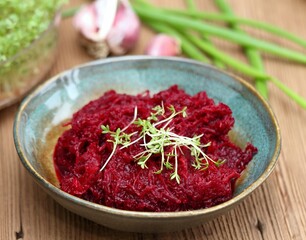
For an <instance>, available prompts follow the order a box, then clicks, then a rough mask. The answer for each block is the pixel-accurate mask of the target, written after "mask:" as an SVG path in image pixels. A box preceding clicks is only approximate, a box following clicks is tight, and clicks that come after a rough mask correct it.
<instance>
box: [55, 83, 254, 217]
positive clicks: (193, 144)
mask: <svg viewBox="0 0 306 240" xmlns="http://www.w3.org/2000/svg"><path fill="white" fill-rule="evenodd" d="M234 122H235V120H234V118H233V116H232V111H231V109H230V108H229V107H228V106H227V105H225V104H223V103H218V104H215V103H214V101H213V100H212V99H210V98H208V97H207V95H206V93H205V92H200V93H198V94H196V95H194V96H190V95H188V94H187V93H185V92H184V90H181V89H179V88H178V87H177V86H172V87H170V88H169V89H167V90H164V91H161V92H159V93H157V94H154V95H153V96H152V95H150V93H149V92H148V91H147V92H145V93H142V94H139V95H136V96H132V95H127V94H119V93H116V92H115V91H113V90H111V91H108V92H106V93H105V94H104V95H103V96H101V97H100V98H99V99H97V100H94V101H91V102H89V103H88V104H87V105H86V106H84V107H83V108H82V109H81V110H79V111H78V112H76V113H74V115H73V117H72V119H71V121H70V122H69V123H68V125H69V126H70V129H68V130H66V131H65V132H64V133H63V134H62V136H61V137H60V138H59V139H58V142H57V145H56V147H55V151H54V166H55V170H56V173H57V177H58V179H59V182H60V188H61V189H62V190H63V191H65V192H67V193H69V194H72V195H74V196H77V197H80V198H82V199H85V200H88V201H91V202H94V203H98V204H102V205H105V206H109V207H113V208H118V209H124V210H133V211H151V212H167V211H184V210H193V209H201V208H208V207H211V206H214V205H217V204H220V203H222V202H225V201H227V200H229V199H231V198H232V197H233V192H234V188H235V183H236V180H237V179H238V178H239V177H240V176H241V173H242V171H243V170H244V169H245V168H246V166H247V164H248V163H249V162H250V161H251V159H252V157H253V156H254V155H255V154H256V153H257V149H256V148H255V147H254V146H253V145H252V144H250V143H248V144H247V145H246V146H245V148H244V149H241V148H240V147H238V146H237V145H235V144H234V143H233V142H231V141H230V138H229V136H228V133H229V131H230V130H231V129H232V128H233V126H234Z"/></svg>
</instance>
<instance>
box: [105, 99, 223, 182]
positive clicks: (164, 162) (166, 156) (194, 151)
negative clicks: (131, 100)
mask: <svg viewBox="0 0 306 240" xmlns="http://www.w3.org/2000/svg"><path fill="white" fill-rule="evenodd" d="M168 110H169V111H170V112H171V114H170V116H168V117H164V114H165V112H166V111H165V108H164V105H163V103H162V104H161V105H157V106H155V107H154V108H153V109H152V112H151V113H150V116H149V117H148V118H147V119H141V118H138V119H137V107H135V110H134V118H133V120H132V121H131V122H130V123H129V124H128V125H127V126H126V127H125V128H123V129H122V130H121V129H120V128H118V129H117V130H116V131H111V130H110V128H109V126H108V125H106V126H105V125H102V126H101V129H102V133H103V134H110V137H111V138H112V140H108V141H110V142H112V143H113V150H112V152H111V154H110V156H109V157H108V158H107V160H106V161H105V163H104V165H103V166H102V168H101V169H100V171H102V170H103V169H104V168H105V167H106V165H107V163H108V162H109V161H110V159H111V158H112V156H113V155H114V154H115V151H116V149H117V147H118V145H121V147H120V149H123V148H127V147H129V146H131V145H133V144H135V143H137V142H139V141H141V144H140V146H142V147H143V148H144V150H143V151H142V152H140V153H138V154H136V155H135V156H133V157H134V158H135V161H136V162H137V164H138V165H139V166H140V167H141V168H142V169H145V168H148V167H147V164H146V163H147V162H148V161H149V160H150V158H151V156H153V155H156V154H158V155H160V156H161V165H160V169H159V170H158V171H156V172H155V174H161V173H162V172H163V170H164V167H165V168H166V169H167V170H173V172H172V173H171V175H170V178H171V180H176V182H177V183H180V176H179V174H178V167H179V166H178V165H179V160H178V158H179V155H178V151H180V152H181V154H184V153H183V150H182V148H183V147H185V148H187V149H189V151H190V154H191V156H192V157H193V158H194V162H193V163H192V166H193V167H194V168H195V169H196V170H205V169H207V168H208V166H209V163H210V162H212V163H213V164H215V165H216V166H217V167H219V166H221V165H222V164H223V163H224V162H225V160H221V159H219V160H217V161H215V160H213V159H212V158H211V157H209V156H208V155H207V154H205V152H204V151H203V149H204V148H207V147H209V146H210V142H209V143H206V144H201V141H200V140H201V137H202V136H203V135H199V136H194V137H192V138H190V137H185V136H180V135H178V134H176V133H174V132H172V130H173V128H170V127H169V125H170V123H171V122H172V121H173V119H174V118H175V117H176V116H178V115H182V116H183V117H187V112H186V110H187V107H184V108H183V109H182V110H180V111H177V110H176V109H175V108H174V106H172V105H171V106H169V107H168ZM160 117H164V119H162V120H159V121H158V119H159V118H160ZM132 124H134V125H136V126H138V127H140V128H141V131H139V132H133V133H131V134H127V133H125V132H124V131H125V130H126V129H128V128H129V127H130V126H131V125H132ZM157 126H160V127H159V128H157ZM135 134H138V135H139V137H138V138H137V139H135V140H134V141H131V137H132V136H133V135H135ZM147 139H150V140H149V141H148V140H147ZM171 158H174V166H173V164H171V163H170V159H171Z"/></svg>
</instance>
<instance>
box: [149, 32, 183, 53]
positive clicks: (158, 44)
mask: <svg viewBox="0 0 306 240" xmlns="http://www.w3.org/2000/svg"><path fill="white" fill-rule="evenodd" d="M145 53H146V54H147V55H151V56H177V55H180V54H181V44H180V42H179V40H178V39H176V38H175V37H171V36H168V35H166V34H158V35H156V36H155V37H153V39H152V40H151V41H150V43H149V45H148V47H147V49H146V51H145Z"/></svg>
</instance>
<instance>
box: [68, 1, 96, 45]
mask: <svg viewBox="0 0 306 240" xmlns="http://www.w3.org/2000/svg"><path fill="white" fill-rule="evenodd" d="M96 16H97V15H96V10H95V5H94V4H88V5H84V6H83V7H82V8H81V9H80V10H79V11H78V12H77V14H76V15H75V16H74V18H73V25H74V27H75V28H76V29H77V30H78V31H79V32H80V33H81V34H82V35H83V36H84V37H86V38H87V39H89V40H92V41H98V40H100V39H99V38H98V35H97V31H98V26H97V21H96V18H97V17H96Z"/></svg>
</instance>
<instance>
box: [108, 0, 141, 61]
mask: <svg viewBox="0 0 306 240" xmlns="http://www.w3.org/2000/svg"><path fill="white" fill-rule="evenodd" d="M139 33H140V21H139V18H138V16H137V15H136V14H135V12H134V11H133V9H132V7H131V6H130V4H129V2H128V1H127V0H121V1H120V3H119V6H118V9H117V14H116V17H115V21H114V24H113V26H112V28H111V30H110V32H109V33H108V36H107V43H108V45H109V47H110V50H111V52H112V53H113V54H115V55H122V54H124V53H126V52H127V51H129V50H131V49H132V48H133V47H134V46H135V44H136V42H137V40H138V38H139Z"/></svg>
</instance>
